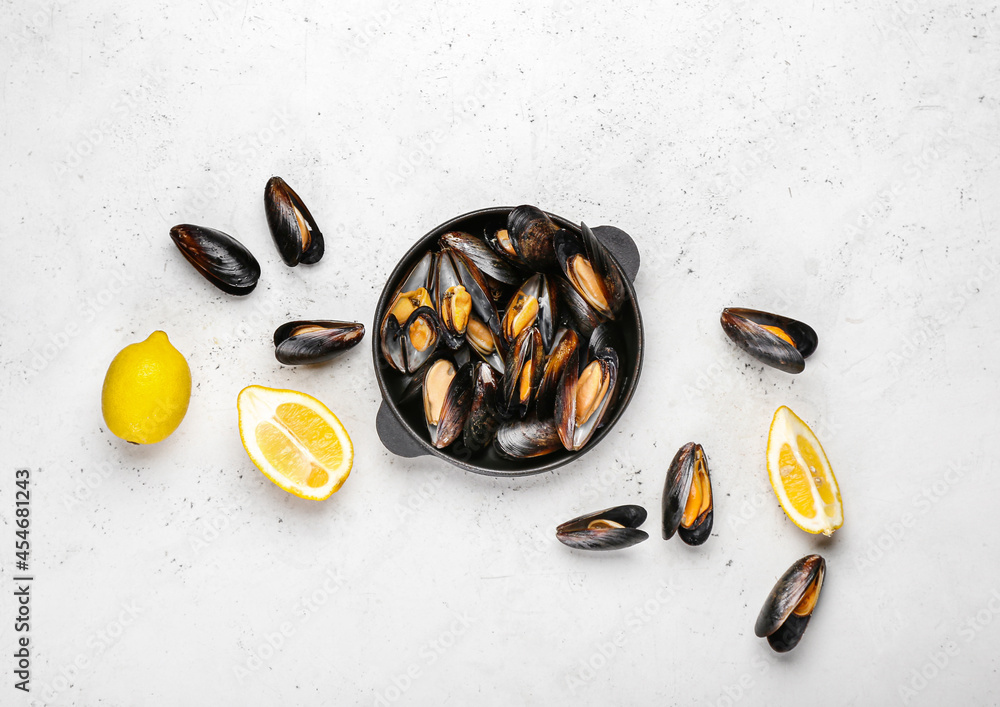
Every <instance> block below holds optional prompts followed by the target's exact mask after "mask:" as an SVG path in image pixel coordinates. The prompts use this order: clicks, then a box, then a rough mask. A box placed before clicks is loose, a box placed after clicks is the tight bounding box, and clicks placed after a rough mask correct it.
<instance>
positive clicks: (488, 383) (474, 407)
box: [462, 361, 500, 452]
mask: <svg viewBox="0 0 1000 707" xmlns="http://www.w3.org/2000/svg"><path fill="white" fill-rule="evenodd" d="M473 366H474V368H473V373H472V402H471V404H470V407H469V415H468V417H467V418H466V420H465V429H464V430H463V432H462V440H463V441H464V443H465V447H466V449H468V450H469V451H471V452H478V451H479V450H481V449H484V448H485V447H486V446H487V445H488V444H489V443H490V442H491V441H492V440H493V435H494V434H495V433H496V429H497V427H498V426H499V424H500V419H499V415H498V412H497V391H498V390H499V387H500V376H499V374H498V373H497V372H496V371H495V370H494V369H493V367H492V366H490V365H488V364H487V363H485V362H484V361H479V362H477V363H475V364H473Z"/></svg>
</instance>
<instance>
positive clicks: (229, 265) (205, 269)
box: [170, 223, 260, 295]
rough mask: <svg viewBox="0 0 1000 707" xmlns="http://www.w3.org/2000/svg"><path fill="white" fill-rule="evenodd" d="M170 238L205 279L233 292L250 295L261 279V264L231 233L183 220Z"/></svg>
mask: <svg viewBox="0 0 1000 707" xmlns="http://www.w3.org/2000/svg"><path fill="white" fill-rule="evenodd" d="M170 238H171V239H172V240H173V242H174V245H176V246H177V249H178V250H179V251H180V252H181V255H183V256H184V258H185V259H186V260H187V261H188V262H189V263H191V264H192V265H193V266H194V267H195V269H196V270H197V271H198V272H200V273H201V274H202V275H203V276H204V277H205V279H206V280H208V281H209V282H211V283H212V284H213V285H215V286H216V287H218V288H219V289H220V290H222V291H223V292H226V293H228V294H231V295H248V294H250V293H251V292H253V288H255V287H256V286H257V280H259V279H260V264H259V263H258V262H257V259H256V258H255V257H253V253H251V252H250V251H249V250H247V247H246V246H244V245H243V244H242V243H240V242H239V241H238V240H236V239H235V238H233V237H232V236H230V235H228V234H226V233H223V232H222V231H217V230H215V229H214V228H205V227H204V226H192V225H191V224H186V223H185V224H180V225H178V226H174V227H173V228H171V229H170Z"/></svg>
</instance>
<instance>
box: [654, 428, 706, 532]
mask: <svg viewBox="0 0 1000 707" xmlns="http://www.w3.org/2000/svg"><path fill="white" fill-rule="evenodd" d="M713 515H714V508H713V503H712V479H711V477H710V476H709V474H708V460H707V459H706V457H705V450H704V449H702V446H701V445H700V444H695V443H694V442H688V443H687V444H685V445H684V446H683V447H681V448H680V449H679V450H677V454H676V455H674V459H673V461H672V462H671V463H670V468H669V469H668V470H667V479H666V481H665V482H664V485H663V539H664V540H669V539H670V538H672V537H673V536H674V533H677V535H679V536H680V538H681V540H683V541H684V542H685V543H687V544H688V545H701V544H702V543H703V542H705V541H706V540H708V536H709V535H710V534H711V532H712V519H713Z"/></svg>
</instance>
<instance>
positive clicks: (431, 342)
mask: <svg viewBox="0 0 1000 707" xmlns="http://www.w3.org/2000/svg"><path fill="white" fill-rule="evenodd" d="M389 318H390V319H392V318H393V317H389ZM417 327H420V328H421V329H423V332H422V333H423V335H425V336H426V337H427V341H426V342H424V341H421V342H420V343H422V344H424V346H423V348H420V346H418V345H417V344H415V343H414V340H413V330H414V329H415V328H417ZM401 331H402V333H401V338H402V344H403V351H404V356H405V358H404V360H405V361H406V372H407V373H413V372H414V371H416V370H417V369H418V368H420V367H421V366H423V365H424V363H426V362H427V360H428V359H429V358H430V357H431V356H432V355H433V354H434V352H435V351H436V350H437V347H438V343H439V342H440V340H441V322H440V321H439V320H438V316H437V313H436V312H435V311H434V310H433V309H432V308H431V307H418V308H417V309H415V310H413V313H412V314H410V317H409V319H407V320H406V323H405V324H404V325H403V326H402V330H401Z"/></svg>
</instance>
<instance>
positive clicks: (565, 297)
mask: <svg viewBox="0 0 1000 707" xmlns="http://www.w3.org/2000/svg"><path fill="white" fill-rule="evenodd" d="M551 281H552V285H553V289H554V290H555V292H556V294H557V299H558V301H559V312H560V313H561V314H562V316H563V319H564V320H565V323H566V324H567V325H570V326H572V327H573V328H574V329H576V330H577V332H579V334H580V336H581V337H583V338H584V339H589V338H590V335H591V333H592V332H593V331H594V329H595V328H596V327H597V326H599V325H600V324H601V322H602V321H603V320H602V319H601V317H600V316H599V315H598V314H597V312H595V311H594V308H593V307H591V306H590V305H589V304H587V301H586V300H585V299H583V297H581V296H580V293H579V292H577V291H576V288H574V287H573V286H572V285H571V284H569V282H567V281H566V279H565V278H563V277H558V276H557V277H552V278H551Z"/></svg>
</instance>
